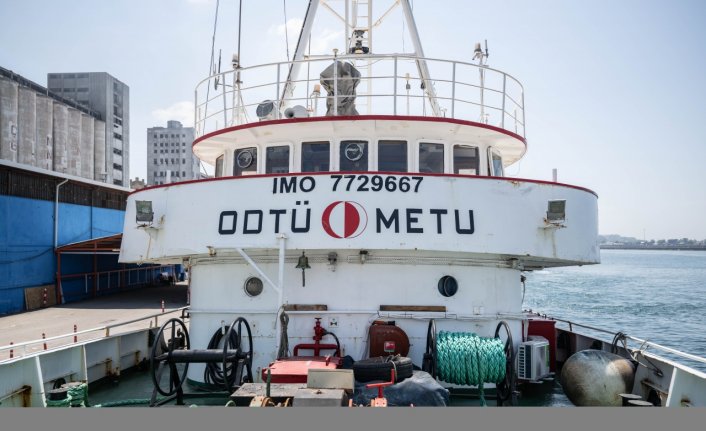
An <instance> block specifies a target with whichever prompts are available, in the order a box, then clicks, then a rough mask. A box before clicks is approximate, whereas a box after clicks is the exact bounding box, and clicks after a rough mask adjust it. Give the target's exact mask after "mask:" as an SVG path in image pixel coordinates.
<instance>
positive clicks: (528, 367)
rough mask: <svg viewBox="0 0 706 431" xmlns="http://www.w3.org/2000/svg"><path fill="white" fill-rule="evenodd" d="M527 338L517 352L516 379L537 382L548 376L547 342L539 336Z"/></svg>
mask: <svg viewBox="0 0 706 431" xmlns="http://www.w3.org/2000/svg"><path fill="white" fill-rule="evenodd" d="M528 338H529V339H528V340H527V341H525V342H523V343H520V347H519V349H518V351H517V378H518V379H522V380H531V381H537V380H539V379H542V378H544V377H547V376H549V375H550V371H549V341H547V339H546V338H544V337H539V336H530V337H528Z"/></svg>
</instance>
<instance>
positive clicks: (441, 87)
mask: <svg viewBox="0 0 706 431" xmlns="http://www.w3.org/2000/svg"><path fill="white" fill-rule="evenodd" d="M334 61H341V62H350V63H352V64H353V65H354V66H355V67H356V69H357V70H358V71H359V72H360V73H361V76H360V78H359V81H358V84H357V88H356V90H355V94H351V92H347V93H346V94H341V91H339V90H341V88H338V87H339V85H338V84H339V83H344V82H345V81H346V80H351V79H353V78H348V77H342V76H337V74H338V73H339V72H338V68H337V67H334V68H333V70H334V77H333V82H334V87H335V88H334V89H333V91H332V93H333V94H330V95H329V94H327V92H326V90H325V89H324V88H323V86H322V85H321V77H320V74H321V72H322V71H324V69H326V68H327V67H329V66H331V65H332V64H333V62H334ZM420 61H424V62H426V65H427V68H428V69H429V73H430V77H431V79H429V80H423V79H422V78H421V76H420V73H419V70H420V68H419V66H418V64H419V62H420ZM292 66H295V69H299V71H300V72H299V75H300V76H299V77H298V78H297V79H296V80H291V81H289V80H288V77H289V74H290V70H291V68H292ZM352 96H355V106H356V109H357V111H358V113H359V114H360V115H405V116H429V117H446V118H455V119H462V120H469V121H475V122H480V123H484V124H489V125H492V126H496V127H500V128H502V129H505V130H508V131H510V132H513V133H516V134H518V135H520V136H523V137H524V136H525V109H524V90H523V87H522V84H520V82H519V81H518V80H516V79H515V78H513V77H512V76H510V75H508V74H506V73H504V72H501V71H499V70H496V69H492V68H490V67H487V66H480V65H477V64H472V63H466V62H459V61H450V60H440V59H431V58H419V57H414V56H408V55H352V56H338V57H333V56H330V57H328V56H327V57H315V58H314V57H312V58H307V59H304V60H301V61H296V62H295V61H290V62H280V63H269V64H263V65H257V66H252V67H240V68H236V69H233V70H229V71H226V72H222V73H219V74H216V75H213V76H210V77H208V78H206V79H204V80H203V81H201V82H200V83H199V84H198V85H197V86H196V91H195V100H194V103H195V117H194V124H195V132H196V137H197V138H198V137H200V136H203V135H206V134H208V133H210V132H213V131H216V130H220V129H223V128H225V127H231V126H237V125H242V124H247V123H255V122H258V121H261V118H260V117H258V115H257V108H258V106H260V105H261V104H262V103H263V102H267V101H269V103H270V106H274V107H275V109H274V110H273V111H272V112H271V113H270V115H269V116H268V117H266V119H283V118H288V117H287V116H286V114H285V113H286V109H287V108H288V107H293V106H295V105H300V106H302V107H303V108H304V109H305V110H306V111H305V112H306V116H309V117H321V116H325V115H327V112H326V111H327V108H326V102H327V98H328V99H329V101H330V102H332V103H333V104H332V112H330V113H329V114H332V115H338V112H337V110H338V109H337V107H338V102H339V99H341V98H345V97H352ZM266 104H267V103H266ZM300 111H301V109H300ZM302 112H303V111H302Z"/></svg>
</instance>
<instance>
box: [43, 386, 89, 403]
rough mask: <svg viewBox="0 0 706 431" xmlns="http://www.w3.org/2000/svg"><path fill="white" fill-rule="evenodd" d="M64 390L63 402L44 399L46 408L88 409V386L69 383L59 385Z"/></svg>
mask: <svg viewBox="0 0 706 431" xmlns="http://www.w3.org/2000/svg"><path fill="white" fill-rule="evenodd" d="M61 388H65V389H66V398H64V399H63V400H50V399H49V398H47V399H46V402H47V407H88V406H89V404H88V384H87V383H84V382H71V383H65V384H63V385H61Z"/></svg>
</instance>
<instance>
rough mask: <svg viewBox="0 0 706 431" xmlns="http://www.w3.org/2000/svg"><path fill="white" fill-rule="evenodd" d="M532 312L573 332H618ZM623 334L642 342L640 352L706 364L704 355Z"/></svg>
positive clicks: (613, 333) (629, 338)
mask: <svg viewBox="0 0 706 431" xmlns="http://www.w3.org/2000/svg"><path fill="white" fill-rule="evenodd" d="M532 314H533V315H536V316H538V317H544V318H547V319H551V320H554V321H557V322H561V323H564V324H566V325H568V329H569V331H572V332H573V330H574V327H578V328H583V329H588V330H591V331H596V332H600V333H603V334H610V335H613V336H615V335H616V332H614V331H609V330H607V329H602V328H596V327H594V326H590V325H586V324H582V323H576V322H574V321H571V320H566V319H560V318H557V317H552V316H547V315H545V314H539V313H532ZM623 335H624V336H625V338H626V339H628V340H631V341H634V342H636V343H639V344H640V347H639V348H638V349H634V350H638V351H640V352H644V351H645V349H646V348H648V347H652V348H655V349H658V350H661V351H663V352H668V353H671V354H673V355H676V356H679V357H682V358H685V359H689V360H692V361H695V362H700V363H702V364H706V358H702V357H700V356H696V355H692V354H690V353H686V352H682V351H680V350H676V349H673V348H671V347H667V346H663V345H661V344H657V343H653V342H652V341H649V340H644V339H642V338H638V337H634V336H632V335H628V334H624V333H623Z"/></svg>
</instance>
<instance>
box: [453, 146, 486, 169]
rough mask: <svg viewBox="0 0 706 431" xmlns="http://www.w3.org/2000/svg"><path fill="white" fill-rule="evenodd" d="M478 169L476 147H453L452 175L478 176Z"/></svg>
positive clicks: (478, 160) (478, 162) (478, 161)
mask: <svg viewBox="0 0 706 431" xmlns="http://www.w3.org/2000/svg"><path fill="white" fill-rule="evenodd" d="M479 168H480V158H479V157H478V147H471V146H469V145H454V174H461V175H478V170H479Z"/></svg>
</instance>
